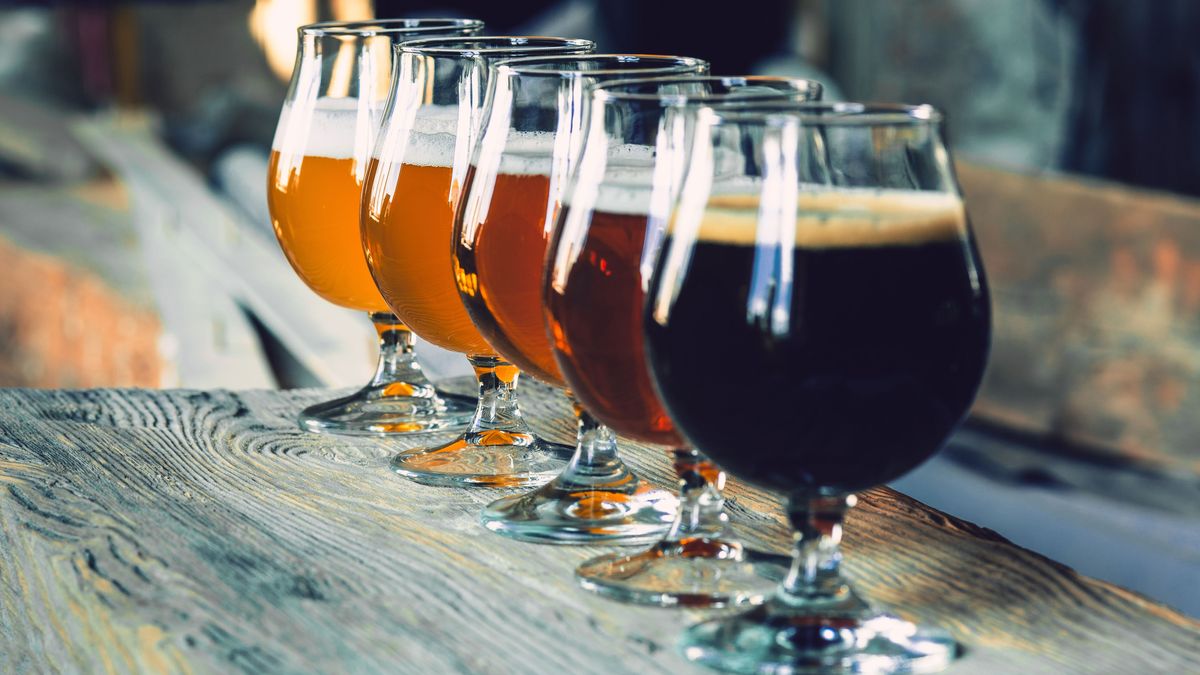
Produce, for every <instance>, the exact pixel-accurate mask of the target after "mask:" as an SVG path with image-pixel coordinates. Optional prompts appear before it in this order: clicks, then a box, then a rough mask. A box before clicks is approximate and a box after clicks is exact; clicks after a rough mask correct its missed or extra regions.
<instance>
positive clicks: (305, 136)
mask: <svg viewBox="0 0 1200 675" xmlns="http://www.w3.org/2000/svg"><path fill="white" fill-rule="evenodd" d="M382 114H383V106H382V104H380V103H378V102H371V103H367V102H364V101H362V100H361V99H357V98H329V97H324V96H323V97H321V98H319V99H317V102H316V104H315V105H312V106H297V105H295V104H293V103H287V104H285V105H284V107H283V112H282V113H281V114H280V117H279V126H278V127H276V129H275V139H274V141H272V143H271V149H272V150H276V151H279V152H284V151H287V152H289V153H293V154H298V155H312V156H315V157H328V158H331V159H352V158H354V157H356V156H358V157H361V156H363V155H364V154H365V153H367V152H370V148H368V147H365V146H366V145H369V144H370V143H371V142H372V141H373V140H374V138H375V135H374V128H375V125H377V124H379V120H380V116H381V115H382ZM356 150H357V152H356Z"/></svg>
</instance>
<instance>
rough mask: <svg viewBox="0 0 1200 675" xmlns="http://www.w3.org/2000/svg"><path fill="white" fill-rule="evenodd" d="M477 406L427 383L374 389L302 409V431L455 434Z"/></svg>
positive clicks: (402, 384) (300, 418)
mask: <svg viewBox="0 0 1200 675" xmlns="http://www.w3.org/2000/svg"><path fill="white" fill-rule="evenodd" d="M474 413H475V402H474V401H473V400H471V399H470V398H469V397H465V396H458V395H455V394H447V393H445V392H439V391H436V390H434V388H433V387H432V386H430V385H428V384H424V385H421V384H417V385H414V384H408V383H404V382H390V383H387V384H379V385H376V384H372V385H369V386H367V387H364V388H362V389H360V390H358V391H357V392H355V393H353V394H351V395H350V396H346V397H343V398H338V399H334V400H332V401H325V402H323V403H318V404H316V405H314V406H310V407H308V408H305V409H304V410H303V411H302V412H301V413H300V416H299V423H300V428H301V429H304V430H306V431H313V432H317V433H328V434H341V435H347V436H390V435H393V434H420V433H431V432H435V431H454V430H456V429H461V428H463V427H465V426H467V424H468V423H469V422H470V421H471V416H472V415H473V414H474Z"/></svg>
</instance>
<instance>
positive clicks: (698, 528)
mask: <svg viewBox="0 0 1200 675" xmlns="http://www.w3.org/2000/svg"><path fill="white" fill-rule="evenodd" d="M671 454H672V455H673V457H674V460H675V462H674V464H675V473H676V475H678V476H679V511H678V512H677V513H676V516H675V522H673V523H672V524H671V529H670V530H669V531H668V532H667V536H666V537H664V538H663V542H678V541H682V540H684V539H696V538H699V539H721V538H723V537H724V536H725V534H726V530H727V529H728V528H729V516H727V515H725V496H724V495H722V494H721V489H722V488H723V487H724V486H725V472H724V471H722V470H721V467H719V466H717V464H716V462H713V461H712V460H711V459H709V458H708V457H706V456H705V455H704V453H702V452H700V451H699V450H694V449H692V448H674V449H673V450H672V451H671Z"/></svg>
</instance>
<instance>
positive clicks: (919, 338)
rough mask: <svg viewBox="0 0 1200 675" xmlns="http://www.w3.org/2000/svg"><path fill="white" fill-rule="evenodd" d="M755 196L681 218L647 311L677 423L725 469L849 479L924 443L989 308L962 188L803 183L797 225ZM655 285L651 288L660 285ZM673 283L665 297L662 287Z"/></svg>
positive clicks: (947, 419) (928, 444) (962, 403)
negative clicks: (678, 248) (775, 216)
mask: <svg viewBox="0 0 1200 675" xmlns="http://www.w3.org/2000/svg"><path fill="white" fill-rule="evenodd" d="M768 222H769V219H767V220H763V219H761V218H760V216H759V213H758V204H757V201H756V200H754V199H746V198H743V199H740V200H739V199H730V198H717V199H714V200H712V201H710V203H709V207H708V210H707V211H706V212H705V214H704V216H703V218H702V219H701V220H700V222H699V223H698V226H693V227H692V228H691V229H690V230H689V228H688V227H687V224H686V223H676V224H675V228H676V229H675V232H673V234H672V235H670V237H669V238H668V242H667V244H666V247H667V248H666V249H664V250H665V251H668V252H669V251H670V250H671V247H672V242H671V237H674V238H678V239H679V244H682V245H687V244H688V243H692V244H693V245H692V246H691V250H690V260H687V259H686V258H687V257H686V256H684V257H679V256H672V255H663V256H662V258H661V259H660V262H659V265H660V269H659V270H658V272H657V273H656V275H655V286H654V287H653V288H651V290H650V294H651V298H652V299H653V302H651V303H648V305H647V308H646V315H645V319H646V321H645V327H646V340H647V342H646V344H647V350H648V353H649V355H650V360H651V363H652V370H653V373H654V376H655V378H656V380H657V383H658V385H659V390H660V392H661V394H662V397H663V400H664V402H665V403H666V406H667V409H668V410H669V412H670V413H671V416H672V418H673V419H674V420H675V422H676V423H677V424H678V425H679V427H680V429H681V430H682V431H683V432H684V433H686V434H687V436H688V438H689V439H690V440H691V441H692V442H693V443H695V444H696V447H698V448H699V449H701V450H703V451H705V452H706V453H709V454H711V455H712V456H713V459H715V460H716V461H717V462H720V463H721V464H722V465H723V466H724V467H725V468H726V469H728V470H729V471H730V472H732V473H734V474H735V475H739V476H742V477H744V478H747V479H750V480H753V481H756V482H759V483H762V484H765V485H768V486H771V487H775V488H779V489H784V490H789V491H790V490H793V489H796V488H800V489H804V488H807V489H809V490H815V489H822V490H826V491H830V492H848V491H855V490H860V489H863V488H867V487H870V486H873V485H878V484H880V483H884V482H886V481H889V480H892V479H894V478H897V477H899V476H900V475H902V474H904V473H905V472H907V471H908V470H910V469H912V468H913V467H914V466H916V465H917V464H919V463H920V462H922V461H923V460H924V459H926V458H927V457H929V456H930V455H931V454H933V453H934V452H936V451H937V450H938V448H939V447H940V446H941V444H942V443H943V442H944V441H945V440H946V438H947V436H948V435H949V433H950V432H951V430H952V429H953V428H954V427H955V425H956V424H957V423H958V422H959V421H960V420H961V419H962V418H963V416H964V415H965V414H966V412H967V409H968V407H969V406H970V404H971V401H972V399H973V398H974V395H975V391H976V389H977V388H978V386H979V382H980V379H981V377H982V375H983V370H984V364H985V361H986V358H987V352H988V345H989V334H990V310H989V306H988V301H987V297H988V296H987V290H986V288H985V286H984V280H983V278H982V276H981V274H980V272H979V270H980V268H979V267H978V266H977V265H976V264H975V260H974V259H975V258H976V253H975V250H974V246H973V244H972V243H971V240H970V238H969V236H968V234H967V228H966V221H965V215H964V212H963V209H962V205H961V202H959V200H958V199H957V198H955V197H953V196H950V195H940V194H923V193H913V192H894V193H887V192H878V191H875V192H868V191H865V190H864V191H844V192H834V193H832V194H827V195H824V196H820V197H817V196H806V197H803V198H802V206H801V210H800V215H799V217H798V218H797V219H796V223H795V228H794V231H791V232H787V231H782V230H785V229H786V228H781V227H778V226H771V225H769V224H766V223H768ZM660 287H661V288H660ZM673 288H677V289H678V294H677V295H676V296H675V297H674V298H673V299H672V298H671V291H672V289H673Z"/></svg>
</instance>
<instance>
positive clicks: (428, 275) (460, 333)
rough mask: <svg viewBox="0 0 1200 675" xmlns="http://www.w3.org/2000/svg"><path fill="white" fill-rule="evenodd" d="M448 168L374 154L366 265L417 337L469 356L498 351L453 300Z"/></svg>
mask: <svg viewBox="0 0 1200 675" xmlns="http://www.w3.org/2000/svg"><path fill="white" fill-rule="evenodd" d="M452 182H453V181H452V178H451V170H450V167H449V166H430V165H425V164H402V165H399V166H397V165H395V164H385V163H381V162H379V160H377V159H372V160H371V165H370V167H369V169H368V172H367V185H368V186H369V187H368V189H369V190H370V195H371V196H370V197H369V198H368V199H364V200H363V206H362V242H363V246H364V247H365V249H366V253H367V264H368V266H369V267H370V270H371V274H372V275H373V276H374V278H375V283H376V284H377V285H378V287H379V290H380V291H382V293H383V297H384V298H385V299H386V300H387V304H388V306H390V307H391V308H392V310H393V311H394V312H395V313H396V316H398V317H399V318H400V320H401V321H403V322H404V323H405V324H407V325H408V326H409V328H411V329H412V330H413V332H415V333H416V334H417V335H420V336H421V337H422V338H425V339H426V340H428V341H429V342H432V343H433V344H435V345H437V346H439V347H442V348H444V349H449V350H451V351H456V352H460V353H463V354H467V355H470V356H495V351H493V350H492V348H491V346H490V345H489V344H488V343H487V341H486V340H484V339H483V336H482V335H480V334H479V330H478V329H476V328H475V325H474V324H473V323H471V318H470V317H469V316H467V311H466V309H464V308H463V304H462V301H460V300H459V299H458V291H457V290H456V288H455V282H454V276H453V274H452V272H451V269H452V263H451V259H450V233H451V230H452V228H453V225H454V206H455V205H454V204H453V203H452V198H451V185H452Z"/></svg>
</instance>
